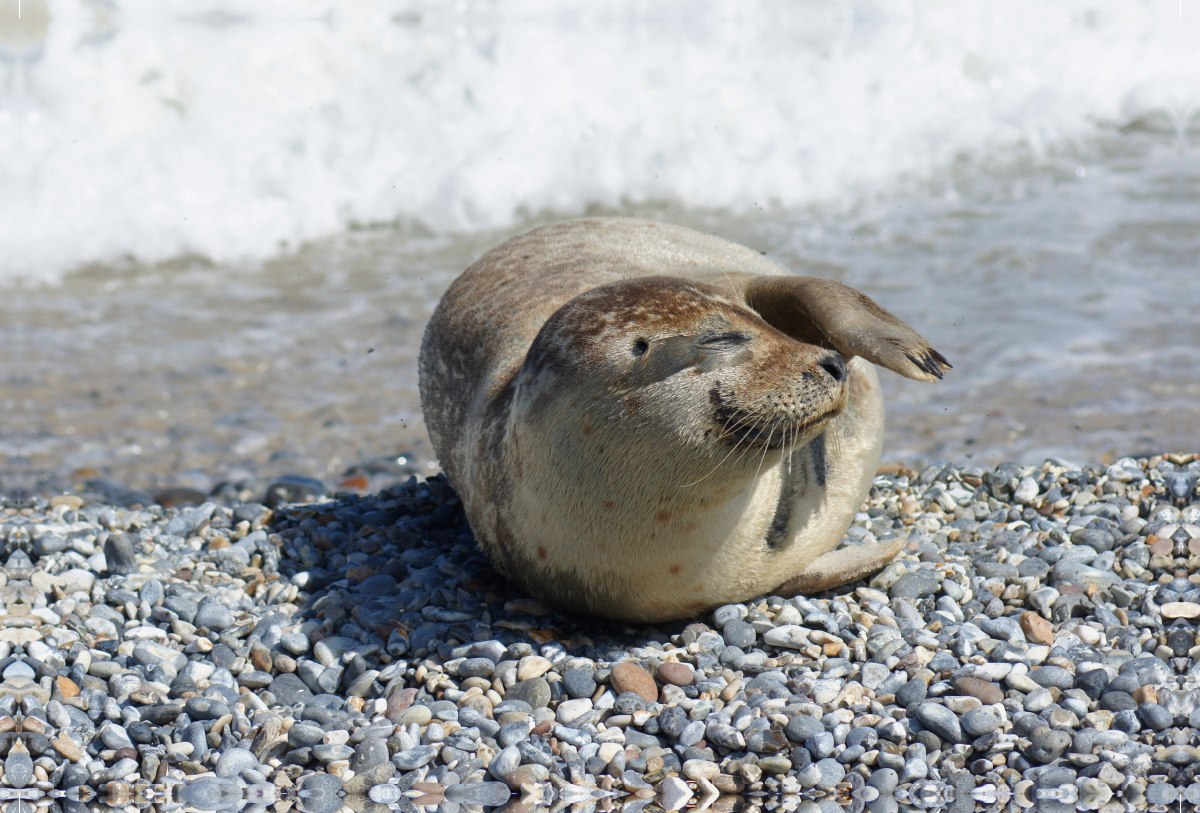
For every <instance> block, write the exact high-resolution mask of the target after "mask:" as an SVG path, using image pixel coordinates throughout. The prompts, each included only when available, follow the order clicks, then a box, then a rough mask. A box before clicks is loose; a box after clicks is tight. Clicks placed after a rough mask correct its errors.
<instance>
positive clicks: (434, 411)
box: [419, 218, 950, 621]
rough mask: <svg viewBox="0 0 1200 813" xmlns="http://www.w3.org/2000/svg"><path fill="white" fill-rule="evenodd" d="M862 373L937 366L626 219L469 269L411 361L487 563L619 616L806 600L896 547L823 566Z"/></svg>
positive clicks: (858, 314) (870, 468) (858, 477)
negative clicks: (765, 598)
mask: <svg viewBox="0 0 1200 813" xmlns="http://www.w3.org/2000/svg"><path fill="white" fill-rule="evenodd" d="M872 365H881V366H884V367H887V368H888V369H890V370H894V371H895V372H897V373H899V374H901V375H904V376H907V377H909V378H914V379H918V380H922V381H936V380H938V379H940V378H941V377H942V374H943V371H944V370H946V369H949V367H950V365H949V363H948V362H947V361H946V359H945V358H944V357H942V355H941V354H939V353H938V352H937V351H936V350H934V349H933V348H932V347H930V346H929V344H928V343H927V342H926V341H925V340H924V339H922V338H921V337H920V336H919V335H917V334H916V332H914V331H913V330H912V328H910V327H908V326H907V325H905V324H904V323H903V322H901V321H900V320H899V319H897V318H896V317H895V316H893V315H892V314H890V313H888V312H887V311H885V310H883V309H882V308H880V307H879V306H878V305H876V304H875V303H874V302H873V301H872V300H871V299H869V298H868V297H866V296H865V295H863V294H862V293H860V292H858V291H856V290H854V289H852V288H848V287H846V286H845V285H842V284H840V283H837V282H834V281H832V280H826V279H819V278H815V277H800V276H794V275H792V274H791V273H790V272H789V271H788V270H787V269H786V268H784V267H783V266H780V265H778V264H776V263H774V262H772V261H770V260H768V259H767V258H765V257H763V256H762V255H760V254H759V253H757V252H755V251H752V250H751V249H748V248H745V247H744V246H740V245H737V244H735V243H731V242H728V241H726V240H721V239H719V238H717V237H713V236H710V235H706V234H701V233H699V232H695V231H692V230H690V229H685V228H682V227H678V226H671V225H666V224H662V223H656V222H651V221H645V220H633V219H626V218H587V219H581V220H571V221H566V222H562V223H556V224H553V225H549V226H545V227H543V228H539V229H535V230H533V231H531V232H528V233H526V234H522V235H519V236H517V237H514V238H512V239H510V240H508V241H507V242H505V243H503V244H501V245H500V246H498V247H496V248H494V249H492V250H491V251H489V252H487V253H486V254H484V255H483V256H482V257H481V258H480V259H479V260H478V261H477V262H475V263H474V264H472V265H471V267H469V268H468V269H467V270H466V271H464V272H463V274H462V275H461V276H459V277H458V279H457V280H455V282H454V283H453V284H452V285H451V286H450V288H449V289H448V290H447V291H446V293H445V295H444V296H443V297H442V299H441V302H440V303H439V304H438V306H437V308H436V310H435V311H434V314H433V317H432V318H431V320H430V322H429V326H428V327H427V329H426V331H425V337H424V341H423V342H422V346H421V353H420V359H419V366H420V389H421V404H422V407H423V409H424V412H425V421H426V425H427V426H428V429H429V435H430V438H431V440H432V442H433V447H434V450H435V451H436V453H437V454H438V457H439V459H440V462H441V465H442V468H443V469H444V470H445V472H446V474H447V476H448V477H449V478H450V482H451V483H452V484H453V486H454V487H455V489H456V490H457V491H458V494H459V496H460V498H461V499H462V503H463V507H464V510H465V512H466V515H467V519H468V521H469V522H470V525H471V528H472V530H473V532H474V534H475V537H476V539H477V540H478V541H479V544H480V545H481V547H482V548H483V550H484V551H485V552H486V553H487V554H488V555H489V556H490V558H491V559H492V561H493V562H494V563H495V565H496V567H497V569H498V570H500V571H501V572H502V573H503V574H504V575H505V576H506V577H508V578H509V579H510V580H512V581H514V582H516V583H517V584H518V585H519V586H521V587H522V588H524V589H525V590H527V591H529V592H530V593H532V594H534V595H536V596H538V597H539V598H541V599H543V600H545V601H548V602H549V603H551V604H554V605H556V606H558V607H560V608H562V609H564V610H567V611H571V612H578V613H583V614H588V615H595V616H604V617H609V618H614V619H621V620H628V621H661V620H668V619H673V618H682V617H687V616H691V615H695V614H696V613H699V612H701V611H703V610H706V609H709V608H712V607H714V606H718V605H720V604H725V603H729V602H735V601H744V600H746V599H749V598H753V597H754V596H757V595H763V594H765V593H774V594H776V595H783V596H790V595H795V594H797V593H810V592H818V591H821V590H824V589H828V588H831V587H835V586H838V585H841V584H845V583H848V582H851V581H854V580H856V579H859V578H861V577H863V576H865V575H867V574H869V573H871V572H872V571H874V570H876V569H878V568H879V567H882V566H883V565H884V564H886V563H887V562H888V561H890V560H891V559H892V558H893V557H894V556H895V555H896V553H898V552H899V549H900V541H899V540H897V541H894V542H891V543H887V544H876V545H871V546H862V547H849V548H843V549H841V550H834V548H835V547H836V545H837V544H838V542H840V541H841V539H842V537H843V535H844V534H845V531H846V529H847V528H848V527H849V525H850V523H851V521H852V520H853V518H854V515H855V513H856V512H857V511H858V510H859V508H860V507H861V506H862V503H863V500H864V499H865V498H866V496H867V492H868V491H869V489H870V487H871V482H872V479H873V478H874V475H875V471H876V469H877V467H878V464H879V458H880V451H881V446H882V439H883V400H882V398H881V396H880V391H879V381H878V378H877V377H876V374H875V370H874V367H873V366H872Z"/></svg>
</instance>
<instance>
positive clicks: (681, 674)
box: [656, 663, 696, 686]
mask: <svg viewBox="0 0 1200 813" xmlns="http://www.w3.org/2000/svg"><path fill="white" fill-rule="evenodd" d="M656 674H657V676H658V679H659V680H660V681H662V682H663V683H670V684H671V685H672V686H690V685H692V681H693V680H694V679H695V678H696V670H695V669H693V668H692V665H691V664H690V663H664V664H663V665H662V666H660V667H658V672H657V673H656Z"/></svg>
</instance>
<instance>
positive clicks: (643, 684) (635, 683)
mask: <svg viewBox="0 0 1200 813" xmlns="http://www.w3.org/2000/svg"><path fill="white" fill-rule="evenodd" d="M609 679H610V681H611V682H612V687H613V691H614V692H616V693H617V694H624V693H625V692H633V693H634V694H636V695H637V696H638V697H640V698H642V700H644V701H646V702H647V703H653V702H654V701H656V700H657V699H658V687H657V686H656V685H655V683H654V678H652V677H651V676H650V673H649V672H647V671H646V670H645V668H643V667H642V666H639V665H638V664H636V663H631V662H630V661H623V662H621V663H618V664H616V665H614V666H613V668H612V673H611V675H610V678H609Z"/></svg>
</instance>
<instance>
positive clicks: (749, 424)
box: [715, 404, 844, 450]
mask: <svg viewBox="0 0 1200 813" xmlns="http://www.w3.org/2000/svg"><path fill="white" fill-rule="evenodd" d="M843 408H844V407H843V406H842V405H841V404H839V405H838V406H836V407H834V408H833V409H831V410H829V411H828V412H825V413H823V414H821V415H817V416H816V417H813V418H808V419H806V420H802V421H797V420H792V419H787V418H784V419H780V418H778V417H776V418H774V419H770V418H768V419H764V418H763V416H762V415H760V414H755V413H751V412H746V411H744V410H740V409H735V408H732V407H727V408H724V409H717V411H716V414H715V419H716V421H717V425H718V426H720V427H721V436H722V439H723V440H724V441H725V442H727V443H729V444H731V445H735V446H736V445H741V446H742V447H743V448H755V449H769V450H774V449H782V448H784V447H785V446H794V445H796V444H798V443H803V442H806V441H807V440H809V439H810V438H811V437H812V436H813V435H814V434H815V431H814V430H818V429H820V428H821V427H822V426H824V425H825V423H827V422H828V421H830V420H832V419H834V418H836V417H837V416H838V415H841V414H842V409H843Z"/></svg>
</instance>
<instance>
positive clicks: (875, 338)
mask: <svg viewBox="0 0 1200 813" xmlns="http://www.w3.org/2000/svg"><path fill="white" fill-rule="evenodd" d="M745 297H746V304H747V305H749V306H750V307H751V308H753V309H754V310H755V311H756V312H757V313H758V315H759V316H761V317H762V318H763V319H764V320H765V321H766V322H767V323H768V324H770V325H771V326H772V327H774V328H776V329H778V330H780V331H782V332H784V333H786V334H787V335H789V336H791V337H792V338H793V339H796V340H797V341H802V342H805V343H807V344H815V345H818V346H820V347H824V348H827V349H832V350H837V351H838V352H839V353H841V354H842V355H843V356H845V357H846V360H847V361H849V360H850V359H851V358H852V357H854V356H862V357H863V358H865V359H866V360H867V361H869V362H871V363H872V364H878V365H879V366H881V367H887V368H888V369H889V370H892V371H893V372H897V373H899V374H900V375H902V376H906V377H908V378H915V379H917V380H918V381H937V380H938V379H940V378H941V377H942V373H943V372H944V371H945V370H949V369H950V362H948V361H946V358H945V357H944V356H943V355H942V354H941V353H939V352H938V351H936V350H934V349H933V348H932V347H930V346H929V342H927V341H925V340H924V339H922V338H921V337H920V335H918V334H917V332H916V331H915V330H913V329H912V328H911V327H909V326H908V325H906V324H904V322H902V321H900V320H899V319H897V318H896V317H895V316H893V315H892V314H890V313H888V312H887V311H885V310H884V309H883V308H881V307H879V306H878V305H876V304H875V302H874V301H872V300H871V298H870V297H868V296H867V295H866V294H863V293H861V292H859V291H856V290H854V289H853V288H850V287H847V286H845V285H842V284H841V283H840V282H834V281H833V280H831V279H820V278H819V277H756V278H754V279H753V280H751V281H750V282H749V283H748V284H747V285H746V288H745Z"/></svg>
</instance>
